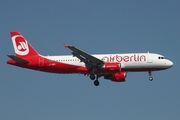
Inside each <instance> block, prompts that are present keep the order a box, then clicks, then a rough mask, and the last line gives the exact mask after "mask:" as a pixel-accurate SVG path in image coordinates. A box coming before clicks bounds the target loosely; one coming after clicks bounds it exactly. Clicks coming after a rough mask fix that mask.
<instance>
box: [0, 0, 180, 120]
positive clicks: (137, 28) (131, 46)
mask: <svg viewBox="0 0 180 120" xmlns="http://www.w3.org/2000/svg"><path fill="white" fill-rule="evenodd" d="M179 6H180V2H179V1H178V0H171V1H169V0H156V1H154V0H151V1H144V0H138V1H134V0H124V1H122V0H112V1H108V0H98V1H97V0H96V1H95V0H91V1H87V0H76V1H72V0H66V1H62V0H54V1H52V0H51V1H50V0H45V1H43V2H42V1H35V0H31V1H28V0H16V1H9V0H3V1H1V4H0V14H1V19H0V22H1V24H0V31H1V35H0V39H1V40H0V42H1V43H0V44H1V48H0V58H1V63H0V66H1V68H0V70H1V75H0V96H1V97H0V119H1V120H12V119H14V120H50V119H51V120H57V119H61V120H72V119H78V120H84V119H86V120H92V119H94V120H100V119H103V120H109V119H115V120H116V119H122V120H129V119H134V120H144V119H146V120H152V119H163V120H169V119H172V120H177V119H179V118H180V114H179V111H180V94H179V91H180V80H179V59H180V56H179V51H180V47H179V45H180V22H179V21H180V14H179V13H180V7H179ZM10 31H20V32H21V33H22V34H23V36H24V37H25V38H26V39H27V40H28V41H29V42H30V43H31V44H32V45H33V47H34V48H35V49H36V50H37V51H38V52H39V53H40V54H42V55H64V54H70V53H71V51H70V50H68V49H64V48H63V43H68V44H71V45H75V46H76V47H78V48H80V49H82V50H84V51H86V52H88V53H126V52H127V53H129V52H147V51H149V52H154V53H159V54H162V55H164V56H165V57H166V58H168V59H170V60H172V61H173V62H174V66H173V67H172V68H171V69H168V70H165V71H159V72H153V77H154V80H153V81H152V82H150V81H149V80H148V73H128V76H127V81H126V82H124V83H114V82H111V81H108V80H104V79H103V78H100V86H99V87H95V86H94V85H93V82H92V81H91V80H90V79H89V78H88V77H84V76H83V75H77V74H73V75H61V74H50V73H43V72H38V71H32V70H27V69H22V68H18V67H14V66H10V65H7V64H6V61H7V60H8V57H7V56H6V55H7V54H14V50H13V46H12V42H11V38H10V35H9V32H10Z"/></svg>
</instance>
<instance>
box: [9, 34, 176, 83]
mask: <svg viewBox="0 0 180 120" xmlns="http://www.w3.org/2000/svg"><path fill="white" fill-rule="evenodd" d="M10 35H11V39H12V43H13V46H14V51H15V54H16V55H7V56H8V57H9V58H11V59H10V60H8V61H7V64H10V65H14V66H18V67H22V68H28V69H32V70H37V71H42V72H50V73H58V74H72V73H77V74H84V75H85V76H89V77H90V79H91V80H93V81H94V85H95V86H99V80H98V79H99V78H100V77H104V79H107V80H111V81H113V82H125V81H126V77H127V72H148V73H149V80H150V81H152V80H153V77H152V71H159V70H165V69H168V68H171V67H172V66H173V62H172V61H170V60H168V59H166V58H165V57H164V56H163V55H160V54H155V53H149V52H147V53H128V54H93V55H91V54H88V53H86V52H84V51H82V50H80V49H78V48H76V47H75V46H71V45H68V44H64V47H65V48H68V49H70V50H71V51H72V55H61V56H43V55H41V54H39V53H38V52H37V51H36V50H35V49H34V48H33V47H32V46H31V45H30V44H29V43H28V41H27V40H26V39H25V38H24V37H23V36H22V35H21V33H20V32H10Z"/></svg>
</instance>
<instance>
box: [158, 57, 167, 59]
mask: <svg viewBox="0 0 180 120" xmlns="http://www.w3.org/2000/svg"><path fill="white" fill-rule="evenodd" d="M158 59H166V58H165V57H158Z"/></svg>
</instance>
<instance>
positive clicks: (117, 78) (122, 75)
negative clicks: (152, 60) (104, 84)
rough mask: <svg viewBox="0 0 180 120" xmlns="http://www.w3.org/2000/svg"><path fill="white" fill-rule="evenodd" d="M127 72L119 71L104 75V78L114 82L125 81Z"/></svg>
mask: <svg viewBox="0 0 180 120" xmlns="http://www.w3.org/2000/svg"><path fill="white" fill-rule="evenodd" d="M126 75H127V74H126V72H119V73H114V74H110V75H107V76H104V79H109V80H111V81H113V82H124V81H126Z"/></svg>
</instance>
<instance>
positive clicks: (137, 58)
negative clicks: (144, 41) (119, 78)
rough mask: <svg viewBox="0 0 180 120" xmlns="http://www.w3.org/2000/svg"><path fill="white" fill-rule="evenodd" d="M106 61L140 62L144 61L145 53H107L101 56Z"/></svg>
mask: <svg viewBox="0 0 180 120" xmlns="http://www.w3.org/2000/svg"><path fill="white" fill-rule="evenodd" d="M102 60H103V61H106V62H141V61H146V56H145V55H139V54H132V55H125V56H121V55H109V56H104V57H103V58H102Z"/></svg>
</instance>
